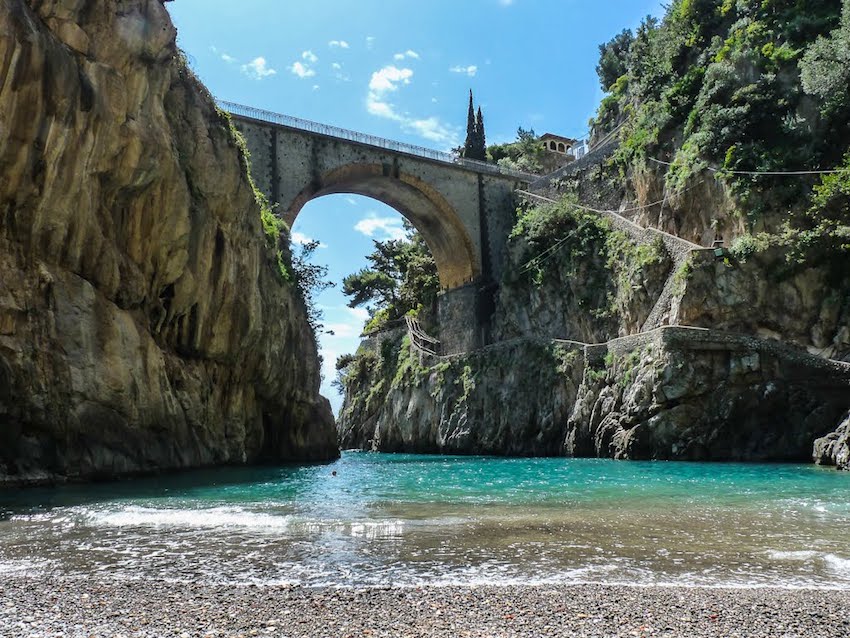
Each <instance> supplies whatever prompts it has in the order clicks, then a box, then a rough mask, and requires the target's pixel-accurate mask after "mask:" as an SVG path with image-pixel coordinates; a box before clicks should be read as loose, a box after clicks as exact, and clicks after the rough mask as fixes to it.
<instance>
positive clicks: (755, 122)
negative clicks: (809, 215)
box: [593, 0, 850, 227]
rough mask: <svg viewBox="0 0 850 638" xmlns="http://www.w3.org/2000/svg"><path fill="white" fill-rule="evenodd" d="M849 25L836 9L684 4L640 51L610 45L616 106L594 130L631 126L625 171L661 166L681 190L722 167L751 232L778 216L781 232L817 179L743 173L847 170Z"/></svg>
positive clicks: (649, 33) (642, 41)
mask: <svg viewBox="0 0 850 638" xmlns="http://www.w3.org/2000/svg"><path fill="white" fill-rule="evenodd" d="M848 6H850V2H848V0H845V2H844V10H845V12H848V11H850V10H849V9H848ZM847 23H848V18H847V17H845V19H844V22H843V23H842V21H841V6H840V3H838V2H836V1H835V0H797V1H796V2H787V1H782V0H674V2H672V4H671V5H670V6H669V7H668V9H667V12H666V15H665V16H664V18H663V20H661V21H660V22H659V21H656V20H654V19H652V18H647V19H646V20H645V21H644V22H643V24H642V25H641V26H640V27H639V29H638V30H637V32H636V33H635V35H634V37H633V39H632V40H631V41H630V42H629V38H628V37H627V36H624V35H623V34H621V36H622V37H620V36H618V38H619V44H620V46H619V47H618V46H616V45H617V42H614V41H612V43H609V44H608V45H603V47H602V59H601V60H600V69H601V72H600V79H601V81H602V84H603V88H604V89H605V90H606V91H610V95H609V97H607V98H606V99H605V100H603V102H602V104H601V106H600V109H599V112H598V114H597V117H596V119H595V120H594V122H593V123H594V125H595V127H596V135H597V136H599V135H600V134H602V133H603V132H604V131H607V130H611V129H612V128H613V127H614V126H615V125H616V124H619V123H620V122H623V123H624V125H623V128H622V131H621V134H620V135H621V139H622V144H621V147H620V150H619V152H618V157H617V159H618V161H619V163H620V165H621V166H622V167H623V169H624V172H626V173H628V172H629V171H630V170H631V168H633V167H635V166H643V165H647V164H649V165H652V166H654V167H655V168H657V169H659V170H665V172H666V181H667V187H668V189H671V190H677V189H679V190H680V189H681V188H682V187H683V185H684V184H685V183H686V182H687V180H689V179H690V178H691V177H692V176H693V175H695V174H697V173H700V172H702V171H704V170H705V169H706V168H707V167H717V168H719V169H720V172H719V173H717V174H712V177H717V178H718V179H720V180H722V181H724V182H726V184H727V185H728V186H729V187H730V189H731V192H732V194H733V196H734V198H735V201H736V204H737V207H738V209H739V211H742V212H744V213H745V214H746V216H747V218H748V220H749V222H750V225H751V227H755V226H756V225H757V224H758V223H760V222H763V221H764V220H765V218H766V217H768V216H770V215H773V219H772V224H773V227H776V226H777V225H778V224H779V223H781V221H782V219H781V217H779V218H777V214H783V213H784V212H785V211H791V212H802V211H805V210H807V209H808V208H809V206H810V204H811V202H812V195H813V186H814V185H815V183H817V179H816V178H815V177H813V176H800V177H797V178H795V179H788V178H786V177H779V176H772V175H743V174H734V173H733V171H783V170H817V169H825V168H832V167H834V166H835V165H836V164H838V163H839V162H840V161H841V158H842V155H843V154H844V153H845V152H846V150H847V149H848V146H850V128H848V115H850V113H848V98H847V78H848V75H847V74H848V73H850V71H848V68H850V65H848V63H847V56H848V55H850V53H848V33H849V32H850V29H848V26H847ZM824 34H830V35H828V37H824ZM625 43H628V53H627V54H626V55H624V54H623V51H622V48H623V46H622V45H624V44H625ZM618 64H619V65H620V66H618ZM622 69H625V71H624V72H623V74H622V75H621V77H620V78H619V79H617V80H616V81H614V82H613V83H610V80H611V74H612V73H615V72H619V71H620V70H622ZM655 158H659V159H662V160H668V161H670V162H671V163H672V166H670V167H669V170H668V169H666V168H665V169H662V168H661V167H660V166H658V165H655V164H654V163H653V162H652V159H655Z"/></svg>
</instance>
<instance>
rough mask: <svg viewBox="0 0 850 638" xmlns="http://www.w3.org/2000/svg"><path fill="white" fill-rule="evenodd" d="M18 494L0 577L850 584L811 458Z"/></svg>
mask: <svg viewBox="0 0 850 638" xmlns="http://www.w3.org/2000/svg"><path fill="white" fill-rule="evenodd" d="M333 471H336V472H337V476H332V475H331V472H333ZM13 492H14V493H6V494H0V575H2V574H3V573H10V572H11V573H19V574H26V573H60V574H68V575H76V576H86V575H90V574H98V575H102V576H108V577H116V578H130V579H132V578H166V579H178V580H183V579H207V580H214V581H221V582H229V583H233V582H236V583H247V582H263V583H300V584H304V585H353V586H361V585H418V584H426V583H427V584H454V583H542V582H547V583H548V582H558V583H579V582H604V583H632V584H687V585H772V586H789V587H800V586H806V587H840V588H842V589H850V473H840V472H836V471H834V470H830V469H822V468H817V467H814V466H807V465H762V464H696V463H642V462H614V461H608V460H587V459H496V458H468V457H429V456H414V455H390V454H365V453H357V452H347V453H344V454H343V456H342V458H341V459H340V460H339V461H338V462H336V463H333V464H329V465H319V466H315V465H314V466H288V467H280V468H258V469H222V470H215V471H204V472H193V473H189V474H182V475H177V476H168V477H160V478H156V479H145V480H139V481H133V482H126V483H114V484H102V485H89V486H75V487H66V488H58V489H36V490H20V491H13Z"/></svg>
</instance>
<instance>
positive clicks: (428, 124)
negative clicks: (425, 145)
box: [404, 116, 458, 146]
mask: <svg viewBox="0 0 850 638" xmlns="http://www.w3.org/2000/svg"><path fill="white" fill-rule="evenodd" d="M404 126H405V128H408V129H411V130H413V131H415V132H416V133H418V134H419V135H420V136H422V137H424V138H425V139H426V140H430V141H432V142H437V143H438V144H446V145H449V146H451V145H454V144H456V143H457V142H458V133H457V130H456V129H453V128H451V127H450V126H448V125H446V124H443V122H441V121H440V119H439V118H437V117H434V116H432V117H427V118H425V119H421V120H415V119H411V120H408V121H406V122H405V123H404Z"/></svg>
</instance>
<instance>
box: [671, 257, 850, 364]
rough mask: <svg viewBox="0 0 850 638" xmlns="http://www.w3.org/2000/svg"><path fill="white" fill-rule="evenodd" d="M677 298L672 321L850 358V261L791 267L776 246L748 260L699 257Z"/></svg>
mask: <svg viewBox="0 0 850 638" xmlns="http://www.w3.org/2000/svg"><path fill="white" fill-rule="evenodd" d="M681 283H682V285H681V290H680V291H679V294H678V295H677V296H676V298H675V299H674V300H673V312H672V315H673V322H674V323H678V324H682V325H689V326H701V327H706V328H709V327H710V328H716V329H722V330H730V331H733V332H741V333H745V334H754V335H760V336H764V337H774V338H778V339H782V340H784V341H788V342H791V343H795V344H797V345H799V346H802V347H804V348H807V349H808V350H809V351H810V352H812V353H814V354H819V355H821V356H825V357H830V358H833V359H839V360H850V260H849V259H848V258H847V256H846V255H835V256H832V258H831V259H830V260H829V261H828V262H827V263H825V264H800V265H793V266H792V265H789V264H788V263H787V262H786V255H785V251H782V250H780V249H778V248H770V249H768V250H765V251H762V252H757V253H754V254H752V255H750V256H749V257H748V258H747V260H746V261H742V260H739V259H737V258H735V257H734V256H733V255H729V256H728V257H726V258H723V259H715V258H713V257H712V256H711V255H706V254H699V255H694V257H693V258H692V261H691V264H690V266H689V268H688V273H687V277H683V278H682V282H681Z"/></svg>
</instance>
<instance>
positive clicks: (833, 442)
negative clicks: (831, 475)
mask: <svg viewBox="0 0 850 638" xmlns="http://www.w3.org/2000/svg"><path fill="white" fill-rule="evenodd" d="M813 456H814V459H815V462H816V463H818V464H820V465H834V466H836V467H837V468H838V469H840V470H850V412H848V413H847V414H846V415H844V418H843V419H842V421H841V423H840V424H839V426H838V427H837V428H836V429H835V431H833V432H830V433H829V434H827V435H826V436H824V437H822V438H820V439H817V440H816V441H815V447H814V451H813Z"/></svg>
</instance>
